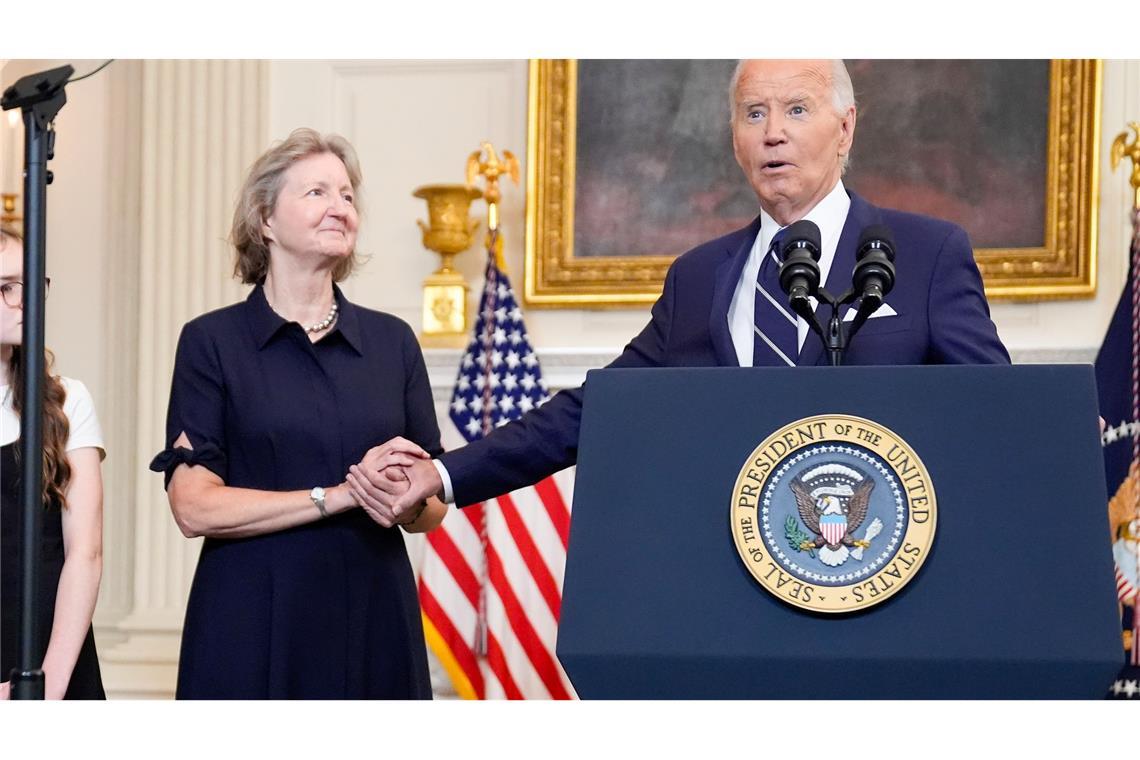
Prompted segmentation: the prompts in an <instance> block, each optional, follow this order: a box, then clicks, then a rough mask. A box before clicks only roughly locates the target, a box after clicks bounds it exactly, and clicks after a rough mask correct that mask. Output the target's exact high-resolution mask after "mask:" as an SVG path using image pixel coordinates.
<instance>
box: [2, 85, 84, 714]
mask: <svg viewBox="0 0 1140 760" xmlns="http://www.w3.org/2000/svg"><path fill="white" fill-rule="evenodd" d="M74 72H75V69H73V68H72V67H71V66H62V67H60V68H58V69H52V70H50V71H42V72H40V73H38V74H30V75H28V76H26V77H24V78H22V79H20V80H19V81H18V82H16V83H15V84H14V85H12V86H11V87H9V88H8V89H7V90H5V91H4V96H3V98H2V99H0V109H2V110H4V111H8V110H11V109H13V108H20V109H21V110H22V111H23V116H24V307H23V308H24V327H23V337H22V340H23V343H22V345H21V349H20V353H21V355H22V356H21V359H22V360H23V364H24V379H23V382H24V409H23V411H22V413H21V419H20V438H21V447H20V457H21V460H22V461H21V481H20V496H21V501H22V502H23V530H22V532H21V548H22V553H23V560H24V562H23V565H24V577H23V584H22V585H21V594H22V599H21V601H22V605H21V610H20V641H19V648H18V653H17V659H16V667H15V668H13V669H12V672H11V674H10V676H9V680H10V681H11V697H12V699H43V698H44V672H43V670H42V669H41V668H40V667H38V665H39V664H40V663H37V662H35V659H36V650H37V649H38V647H37V646H36V642H37V640H38V638H39V636H38V634H39V630H38V628H39V625H38V615H37V610H36V608H37V606H38V605H37V602H38V599H39V587H40V541H41V536H40V534H41V532H42V528H41V523H42V517H41V515H42V512H43V509H44V504H43V500H42V495H41V494H42V489H41V485H42V482H43V397H44V313H45V312H44V300H45V296H46V293H45V290H46V286H45V284H44V276H45V270H46V266H45V261H46V248H47V246H46V240H47V186H48V185H49V184H50V183H51V181H52V174H51V172H50V171H48V169H47V162H48V161H49V160H50V159H51V158H52V157H53V156H54V153H55V129H54V125H53V122H54V121H55V117H56V114H58V113H59V109H60V108H62V107H63V105H64V103H66V102H67V94H66V93H65V92H64V89H63V88H64V85H66V84H67V80H68V78H69V77H70V76H71V75H72V74H73V73H74Z"/></svg>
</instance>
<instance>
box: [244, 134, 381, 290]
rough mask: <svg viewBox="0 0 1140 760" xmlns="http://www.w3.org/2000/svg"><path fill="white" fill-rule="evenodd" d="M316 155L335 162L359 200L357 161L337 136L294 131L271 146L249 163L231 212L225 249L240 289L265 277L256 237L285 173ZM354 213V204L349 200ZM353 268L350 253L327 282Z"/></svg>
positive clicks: (262, 248)
mask: <svg viewBox="0 0 1140 760" xmlns="http://www.w3.org/2000/svg"><path fill="white" fill-rule="evenodd" d="M321 153H331V154H333V155H334V156H336V157H337V158H339V159H340V160H341V162H342V163H343V164H344V168H345V171H346V172H347V173H348V181H349V182H350V183H351V184H352V192H353V195H354V196H359V194H360V182H361V174H360V161H359V160H358V159H357V157H356V151H355V150H353V148H352V145H351V144H349V142H348V140H346V139H344V138H343V137H341V136H340V135H322V134H321V133H320V132H317V131H316V130H314V129H306V128H301V129H294V130H293V131H292V132H291V133H290V134H289V137H288V138H286V139H285V140H284V141H283V142H280V143H277V144H276V145H274V146H273V147H271V148H270V149H269V150H267V151H266V152H265V153H263V154H261V157H260V158H258V159H257V161H255V162H254V163H253V166H251V167H250V168H249V173H248V174H247V175H246V178H245V182H244V183H243V184H242V187H241V191H240V192H239V193H238V202H237V208H235V209H234V221H233V227H232V228H231V230H230V243H232V244H233V247H234V250H235V251H236V253H237V260H236V262H235V263H234V275H235V276H237V277H239V278H241V281H242V283H244V284H246V285H253V284H256V283H259V282H263V281H264V280H265V275H266V274H268V272H269V244H268V243H267V242H266V240H265V236H264V234H263V233H262V231H261V226H262V224H263V223H264V222H265V220H266V219H267V218H268V217H269V216H270V215H271V214H272V213H273V209H274V207H276V206H277V196H278V195H279V194H280V192H281V185H282V183H283V182H284V175H285V172H286V171H287V170H288V169H289V167H291V166H292V165H293V164H294V163H296V162H297V161H300V160H301V159H303V158H308V157H309V156H315V155H319V154H321ZM354 203H355V205H356V206H357V207H358V208H359V205H360V201H359V200H354ZM358 264H359V259H358V257H357V254H356V251H355V250H354V251H353V252H352V253H351V254H350V255H349V256H348V257H347V258H345V259H343V260H342V261H340V262H338V263H337V265H336V266H335V267H333V271H332V278H333V282H340V281H341V280H343V279H344V278H346V277H348V276H349V275H350V274H352V271H353V270H354V269H355V268H356V266H357V265H358Z"/></svg>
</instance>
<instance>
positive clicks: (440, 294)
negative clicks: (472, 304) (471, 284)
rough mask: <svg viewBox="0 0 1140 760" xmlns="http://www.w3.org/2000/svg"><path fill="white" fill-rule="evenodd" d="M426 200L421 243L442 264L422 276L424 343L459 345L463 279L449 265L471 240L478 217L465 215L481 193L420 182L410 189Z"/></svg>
mask: <svg viewBox="0 0 1140 760" xmlns="http://www.w3.org/2000/svg"><path fill="white" fill-rule="evenodd" d="M412 195H413V196H415V197H416V198H423V199H424V200H426V201H427V204H428V222H427V223H425V222H423V221H421V220H418V219H417V220H416V224H418V225H419V226H420V229H421V230H423V242H424V247H425V248H427V249H428V250H431V251H435V252H436V253H438V254H439V255H440V256H441V257H442V258H443V265H442V266H441V267H440V268H439V269H438V270H436V271H435V272H434V273H433V274H431V275H429V276H428V278H427V279H426V280H424V306H423V332H422V334H421V337H420V342H421V343H422V344H423V345H425V346H435V347H459V348H462V347H463V346H464V345H466V342H467V283H466V282H465V281H464V279H463V275H461V274H460V273H459V272H457V271H455V270H454V269H453V268H452V260H453V259H454V258H455V256H456V255H457V254H460V253H462V252H463V251H466V250H467V249H468V248H470V247H471V243H472V242H473V241H474V240H475V231H476V230H477V229H478V228H479V220H478V219H472V218H470V217H469V216H468V214H469V212H470V210H471V202H472V201H474V200H477V199H479V198H482V197H483V193H482V192H480V191H479V190H478V189H477V188H474V187H471V186H470V185H424V186H423V187H419V188H416V190H415V192H413V193H412Z"/></svg>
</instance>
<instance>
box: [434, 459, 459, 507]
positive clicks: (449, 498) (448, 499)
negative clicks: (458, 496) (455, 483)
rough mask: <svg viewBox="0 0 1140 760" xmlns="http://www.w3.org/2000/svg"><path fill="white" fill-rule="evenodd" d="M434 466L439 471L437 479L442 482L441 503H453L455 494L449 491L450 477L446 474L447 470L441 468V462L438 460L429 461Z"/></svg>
mask: <svg viewBox="0 0 1140 760" xmlns="http://www.w3.org/2000/svg"><path fill="white" fill-rule="evenodd" d="M431 463H432V464H434V465H435V469H436V470H438V471H439V479H440V480H442V481H443V501H444V503H446V504H454V503H455V492H454V491H452V490H451V476H450V475H448V474H447V468H446V467H444V466H443V462H441V461H439V460H438V459H433V460H431Z"/></svg>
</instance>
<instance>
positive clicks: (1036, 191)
mask: <svg viewBox="0 0 1140 760" xmlns="http://www.w3.org/2000/svg"><path fill="white" fill-rule="evenodd" d="M735 65H736V62H735V61H729V60H713V61H710V60H581V61H579V63H578V113H577V145H576V150H577V160H576V167H575V204H574V207H575V218H574V254H575V257H589V256H639V255H640V256H646V255H665V256H676V255H679V254H681V253H683V252H684V251H686V250H688V249H689V248H691V247H693V246H695V245H697V244H698V243H701V242H703V241H705V240H708V239H710V238H714V237H717V236H720V235H723V234H726V233H728V232H731V231H732V230H735V229H738V228H740V227H743V226H745V225H746V224H748V223H749V222H750V221H751V220H752V219H753V218H755V216H756V214H757V213H758V211H759V205H758V201H757V199H756V196H755V195H754V194H753V192H752V190H751V188H750V187H749V186H748V183H747V181H746V180H745V178H744V175H743V173H742V172H741V170H740V168H739V167H738V166H737V164H736V161H735V159H734V158H733V155H732V138H731V133H730V129H729V94H728V84H729V81H730V79H731V77H732V71H733V68H734V67H735ZM847 66H848V70H849V71H850V73H851V78H852V81H853V83H854V86H855V98H856V101H857V103H858V119H857V123H856V130H855V143H854V150H853V151H852V157H851V167H850V169H849V170H848V172H847V174H846V176H845V177H844V180H843V181H844V184H845V185H846V186H847V188H848V189H850V190H854V191H855V192H857V193H859V194H860V195H862V196H863V197H864V198H866V199H867V200H869V201H871V202H872V203H875V204H877V205H881V206H889V207H892V208H900V209H904V210H907V211H914V212H917V213H922V214H929V215H932V216H937V217H940V218H943V219H949V220H950V221H953V222H956V223H957V224H960V225H961V226H962V227H964V228H965V229H966V231H967V232H968V233H969V235H970V239H971V241H972V242H973V244H974V246H975V248H1020V247H1034V246H1041V245H1043V241H1044V232H1045V179H1046V163H1047V153H1046V150H1047V139H1048V120H1049V61H1048V60H1033V61H1011V60H1006V61H984V60H919V61H915V60H853V61H848V62H847Z"/></svg>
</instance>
